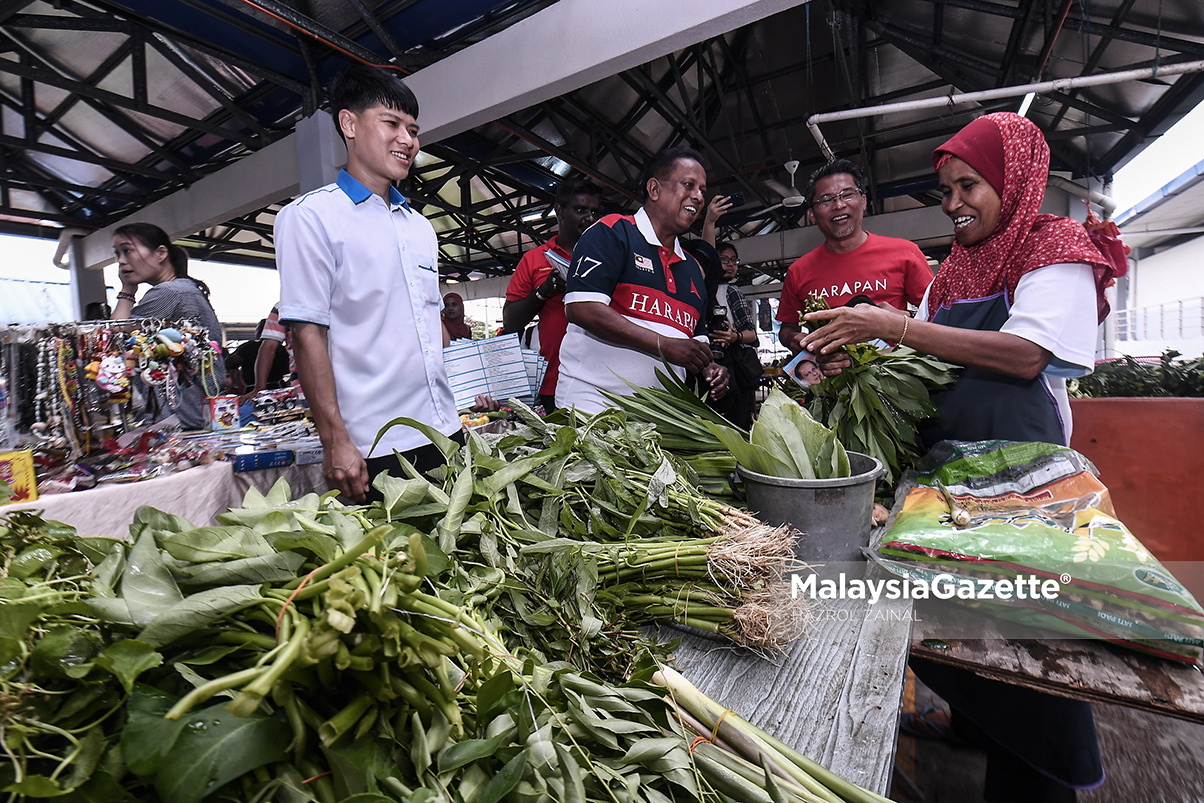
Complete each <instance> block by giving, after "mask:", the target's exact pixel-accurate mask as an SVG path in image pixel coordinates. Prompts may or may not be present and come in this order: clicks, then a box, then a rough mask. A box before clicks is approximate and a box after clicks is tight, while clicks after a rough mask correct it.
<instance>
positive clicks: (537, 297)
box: [502, 178, 601, 412]
mask: <svg viewBox="0 0 1204 803" xmlns="http://www.w3.org/2000/svg"><path fill="white" fill-rule="evenodd" d="M600 195H601V191H600V190H599V189H598V187H597V185H595V184H594V183H593V182H591V181H587V180H585V179H579V178H574V179H568V180H566V181H564V182H561V184H560V186H559V187H558V188H557V190H556V203H555V207H554V208H555V210H556V222H557V229H556V236H554V237H553V238H552V239H550V240H548V241H547V242H546V243H544V244H543V245H541V246H539V247H538V248H533V249H531V250H530V251H528V252H527V253H526V254H524V255H523V258H522V260H520V261H519V263H518V267H517V268H515V270H514V275H513V276H511V277H510V284H509V285H508V286H507V288H506V303H505V305H504V306H503V307H502V332H503V333H505V334H509V333H511V332H522V331H523V328H524V327H526V325H527V324H529V323H530V322H531V320H532V319H533V318H534V317H535V316H536V315H538V316H539V329H538V331H539V353H540V354H541V355H542V356H543V358H544V359H545V360H547V361H548V371H547V373H546V374H544V378H543V384H542V385H540V388H539V398H538V399H537V401H538V402H539V403H540V404H542V405H543V407H544V409H545V410H547V411H548V412H551V411H552V410H553V409H555V407H556V400H555V396H556V381H557V379H558V378H559V376H560V341H562V340H563V339H564V333H565V330H566V329H567V328H568V319H567V318H566V317H565V314H564V290H565V279H566V277H567V270H568V265H569V263H571V262H572V260H573V248H574V247H575V246H576V245H577V240H578V238H580V237H581V235H582V233H584V232H585V230H586V229H588V228H589V227H590V226H592V225H593V223H594V221H595V220H597V219H598V212H599V209H600V206H599V204H600ZM561 265H562V266H563V269H558V267H559V266H561Z"/></svg>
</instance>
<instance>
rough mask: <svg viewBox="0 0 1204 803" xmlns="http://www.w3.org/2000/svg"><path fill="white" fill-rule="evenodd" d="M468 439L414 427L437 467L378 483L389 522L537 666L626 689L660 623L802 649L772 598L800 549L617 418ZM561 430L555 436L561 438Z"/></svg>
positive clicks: (525, 417) (649, 431) (781, 598)
mask: <svg viewBox="0 0 1204 803" xmlns="http://www.w3.org/2000/svg"><path fill="white" fill-rule="evenodd" d="M509 403H510V404H511V405H512V407H513V409H514V410H515V412H516V414H517V415H518V416H519V417H520V419H521V421H522V423H521V424H520V425H519V426H518V427H517V428H516V429H515V430H514V431H512V432H509V433H506V434H502V435H480V434H478V433H475V432H470V434H469V437H468V442H467V444H466V445H465V446H463V447H461V446H460V445H458V444H456V443H454V442H452V441H450V440H448V439H447V438H446V437H444V436H442V435H441V434H439V433H438V432H437V431H434V430H431V429H430V428H429V427H425V426H424V425H422V424H419V423H418V422H415V421H412V420H409V419H397V420H396V421H394V422H392V424H391V425H394V426H411V427H414V428H416V429H419V430H420V431H422V432H424V433H425V434H426V435H427V437H428V438H430V440H431V441H432V442H433V443H435V444H436V446H437V447H438V448H440V449H441V450H442V452H443V454H444V456H445V458H446V460H447V463H446V465H445V466H443V467H441V468H440V469H437V470H436V471H434V472H431V474H430V476H423V475H420V474H419V473H418V472H417V471H414V470H413V468H412V467H410V466H409V465H408V464H406V463H404V462H403V466H404V467H405V469H406V471H407V472H408V473H409V475H410V478H409V479H406V480H403V479H398V478H394V477H389V476H387V475H382V476H379V477H377V479H376V480H375V482H376V484H377V487H378V488H379V489H380V490H381V491H382V493H383V494H384V497H385V499H384V505H382V506H381V507H380V508H379V509H375V508H374V509H373V510H371V511H369V513H368V515H369V516H382V515H383V516H385V517H387V519H388V520H389V521H396V522H402V523H404V524H405V525H406V526H407V527H412V528H415V529H416V530H417V531H419V532H423V533H430V534H431V536H432V541H431V543H430V544H429V546H428V551H429V550H433V549H437V550H438V551H439V554H440V559H441V561H442V563H443V564H444V565H446V566H447V569H446V571H445V572H444V575H443V578H442V579H443V581H444V583H445V584H446V585H447V586H448V587H449V588H450V589H451V591H452V592H453V593H460V594H463V595H464V596H463V599H464V600H465V601H467V602H471V603H472V604H474V605H480V606H482V609H483V612H484V614H485V616H486V618H487V619H488V621H490V622H493V623H496V624H497V626H498V627H504V628H505V629H506V631H507V632H510V633H513V634H514V635H515V636H516V637H518V638H520V639H521V640H522V641H523V643H525V644H527V645H529V646H530V648H531V649H532V650H533V651H534V652H535V653H536V654H538V655H539V656H540V657H541V658H542V659H543V660H547V661H565V662H569V663H571V664H573V665H574V666H577V667H578V668H580V669H583V670H588V671H593V672H598V673H601V674H605V675H608V676H610V677H615V678H623V677H626V676H627V675H628V674H629V672H630V668H631V666H632V663H633V662H634V661H636V660H637V659H638V657H639V656H640V654H642V653H644V652H648V651H653V652H657V651H658V648H657V647H656V646H655V645H650V644H649V643H648V642H647V640H646V639H645V638H643V636H642V635H641V634H640V631H639V630H638V629H637V628H636V625H639V624H642V623H646V622H652V621H670V622H677V623H681V624H686V625H690V626H693V627H696V628H699V629H704V630H707V631H710V632H712V633H716V634H719V635H723V636H727V637H729V638H731V639H733V640H734V641H737V642H738V643H740V644H743V645H746V646H750V647H754V648H759V649H763V650H767V651H772V650H776V649H779V648H781V647H782V646H784V645H785V644H786V643H788V642H789V641H791V640H793V638H795V637H796V636H797V635H798V626H799V617H798V616H797V611H796V610H795V609H794V607H793V606H791V605H789V600H788V597H787V595H784V594H777V593H775V592H776V590H777V587H778V586H779V585H780V578H781V577H782V576H783V574H784V573H785V571H787V570H788V568H789V566H790V562H791V560H792V558H791V556H792V554H793V550H792V545H793V542H794V538H795V537H796V535H795V534H794V533H793V532H792V531H791V530H789V529H788V528H775V527H770V526H768V525H765V524H763V523H762V522H759V521H757V520H756V519H754V518H752V517H751V516H749V515H748V514H747V513H744V512H742V511H739V510H736V509H734V508H731V507H728V506H726V505H723V504H720V503H718V502H716V501H714V500H712V499H710V498H708V497H707V495H705V494H704V493H702V492H701V491H700V490H699V489H698V487H697V478H696V476H694V475H693V472H692V470H691V469H690V467H689V466H688V465H687V464H685V463H683V462H682V461H680V460H677V459H676V458H675V457H674V456H673V455H671V454H669V453H668V452H666V451H665V450H664V449H662V448H661V446H660V436H659V433H658V432H657V431H656V430H655V429H654V428H652V427H651V426H649V425H646V424H640V423H632V422H630V421H629V420H628V419H627V416H626V414H625V413H624V412H623V411H621V410H607V411H605V412H603V413H599V414H598V415H594V416H581V415H578V414H576V413H573V412H571V411H570V412H562V413H561V414H559V415H558V417H557V418H553V419H550V420H543V419H541V418H540V417H539V416H537V415H535V414H534V413H533V412H532V411H531V410H530V409H529V408H527V407H526V406H525V405H523V404H522V403H521V402H519V401H518V400H514V399H512V400H510V402H509ZM557 421H559V422H560V423H557Z"/></svg>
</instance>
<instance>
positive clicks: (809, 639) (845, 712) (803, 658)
mask: <svg viewBox="0 0 1204 803" xmlns="http://www.w3.org/2000/svg"><path fill="white" fill-rule="evenodd" d="M910 608H911V604H910V602H909V601H905V600H900V601H895V602H889V603H888V602H886V601H879V602H878V604H877V605H875V606H873V608H871V607H870V606H869V605H868V604H867V603H866V602H865V601H863V600H844V601H841V602H839V603H836V602H832V603H825V607H824V609H823V613H822V615H819V616H816V617H815V618H814V619H813V621H812V624H811V626H810V627H809V628H808V631H807V633H806V635H805V636H803V637H802V638H800V639H799V640H797V641H795V642H794V643H793V644H792V645H791V646H790V649H789V651H788V652H787V653H786V654H784V655H781V656H778V657H777V659H776V660H773V661H770V660H766V659H765V658H762V657H760V656H757V655H754V654H752V653H750V652H748V651H746V650H734V649H732V647H731V644H730V642H725V641H720V640H718V639H711V638H707V637H705V636H701V635H694V634H686V635H683V636H682V642H681V647H680V648H679V649H678V651H677V654H676V661H677V666H678V668H679V669H680V670H681V672H682V674H684V675H685V676H686V677H688V678H689V679H690V681H691V682H692V683H693V684H694V685H695V686H697V687H698V688H699V689H700V690H701V691H702V692H703V693H704V694H706V695H707V696H708V697H710V698H711V699H713V700H715V701H716V702H719V703H722V704H723V705H725V706H727V707H728V708H731V709H732V710H733V711H734V712H736V713H738V714H740V715H741V716H742V717H744V718H745V719H747V720H749V721H750V722H753V723H754V724H756V725H757V726H758V727H760V728H761V729H763V730H765V731H768V732H769V733H772V734H773V735H774V736H776V737H777V738H779V739H781V740H782V741H783V742H785V743H786V744H788V745H790V746H791V747H793V748H795V749H796V750H798V751H799V752H801V753H803V754H804V755H806V756H808V757H809V758H811V759H813V760H815V761H818V762H819V763H821V764H823V765H824V766H825V767H828V768H829V769H831V770H832V771H833V772H836V773H838V774H839V775H841V776H843V777H844V778H846V779H848V780H850V781H852V782H853V783H856V784H857V785H859V786H863V787H865V788H866V789H870V790H872V791H874V792H877V793H878V794H881V795H885V794H886V792H887V789H888V788H889V786H890V778H891V767H892V765H893V760H894V751H895V741H896V735H897V729H898V723H899V710H900V707H901V705H902V701H903V676H904V672H905V670H906V668H907V650H908V645H909V643H910V632H911V626H910V623H909V621H908V618H909V617H908V614H909V611H910Z"/></svg>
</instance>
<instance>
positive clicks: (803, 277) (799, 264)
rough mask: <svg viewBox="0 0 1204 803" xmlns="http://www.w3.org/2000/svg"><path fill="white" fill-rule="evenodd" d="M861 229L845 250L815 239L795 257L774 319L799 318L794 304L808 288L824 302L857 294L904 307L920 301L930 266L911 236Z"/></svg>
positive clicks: (802, 301)
mask: <svg viewBox="0 0 1204 803" xmlns="http://www.w3.org/2000/svg"><path fill="white" fill-rule="evenodd" d="M866 234H867V238H866V241H865V242H864V243H862V244H861V245H860V246H858V247H857V248H855V249H853V250H852V251H850V252H848V253H847V254H836V253H833V252H832V251H830V250H828V246H827V245H820V246H819V247H818V248H816V249H814V250H812V251H811V252H810V253H807V254H803V255H802V256H801V257H799V258H798V259H797V260H795V262H794V264H793V265H791V266H790V270H788V271H787V272H786V281H785V283H784V285H783V286H782V300H781V302H780V303H779V304H778V320H779V321H782V322H783V323H798V320H799V317H798V313H799V310H801V309H803V305H804V304H805V303H806V301H807V296H809V295H810V294H811V293H815V295H817V296H819V297H820V298H822V299H825V300H826V301H827V302H828V306H829V307H841V306H844V304H845V303H846V302H848V301H849V299H851V298H852V297H853V296H857V295H867V296H869V297H870V298H872V299H873V300H874V302H875V303H879V302H882V301H885V302H886V303H888V304H890V305H891V306H893V307H895V308H896V309H902V310H905V309H907V304H908V303H911V304H913V305H915V306H919V304H920V302H921V301H922V300H923V299H924V291H925V290H927V289H928V285H930V284H932V269H931V268H929V267H928V260H926V259H925V258H924V255H923V254H922V253H921V252H920V249H919V247H917V246H916V244H915V243H913V242H911V241H910V240H901V239H899V238H897V237H883V236H881V235H878V234H870V233H869V232H866Z"/></svg>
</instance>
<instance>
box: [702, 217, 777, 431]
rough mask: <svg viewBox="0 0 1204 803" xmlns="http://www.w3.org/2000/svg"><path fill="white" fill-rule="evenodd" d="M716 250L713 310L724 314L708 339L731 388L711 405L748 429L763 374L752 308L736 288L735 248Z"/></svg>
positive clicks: (725, 246) (737, 258)
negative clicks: (717, 279) (718, 269)
mask: <svg viewBox="0 0 1204 803" xmlns="http://www.w3.org/2000/svg"><path fill="white" fill-rule="evenodd" d="M712 203H713V202H712ZM708 217H709V213H708ZM716 250H717V251H718V252H719V264H720V265H721V266H722V268H723V274H722V277H721V278H720V282H721V284H720V285H719V287H718V289H717V291H716V293H715V309H716V311H718V310H720V309H722V310H723V311H724V319H723V320H722V322H719V321H718V320H716V321H715V323H717V324H719V325H712V326H711V327H710V336H711V345H712V347H713V348H714V351H713V352H712V353H713V355H714V356H715V357H716V358H717V359H718V356H719V355H720V354H722V359H721V360H719V362H720V363H721V364H722V365H723V366H724V367H726V368H727V372H728V376H729V377H730V380H729V381H730V384H731V388H730V389H729V390H728V393H727V394H726V395H725V396H723V397H722V398H719V399H712V400H711V406H712V407H713V408H715V410H716V411H717V412H718V413H719V414H720V415H722V416H723V417H725V418H726V419H727V420H728V421H731V422H732V423H733V424H735V425H736V426H738V427H741V428H743V429H751V428H752V423H753V421H752V419H753V410H754V409H755V408H756V401H757V400H756V390H757V387H758V385H760V380H761V375H762V374H763V373H764V369H763V368H761V363H760V358H759V357H758V356H757V350H756V347H757V344H758V342H759V341H758V339H757V329H756V327H755V326H754V325H753V316H752V308H751V307H750V305H749V303H748V302H747V301H745V300H744V294H743V293H741V292H740V288H739V287H737V286H736V273H737V271H739V269H740V254H739V252H737V251H736V246H735V245H733V244H732V243H720V244H719V247H718V249H716Z"/></svg>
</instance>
